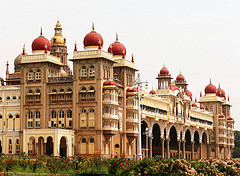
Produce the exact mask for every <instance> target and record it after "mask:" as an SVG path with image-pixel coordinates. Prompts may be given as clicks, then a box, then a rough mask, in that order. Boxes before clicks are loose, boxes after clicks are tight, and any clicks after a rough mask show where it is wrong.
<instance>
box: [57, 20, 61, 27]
mask: <svg viewBox="0 0 240 176" xmlns="http://www.w3.org/2000/svg"><path fill="white" fill-rule="evenodd" d="M61 27H62V26H61V24H60V22H59V20H58V21H57V24H56V28H61Z"/></svg>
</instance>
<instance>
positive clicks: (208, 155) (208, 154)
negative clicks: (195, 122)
mask: <svg viewBox="0 0 240 176" xmlns="http://www.w3.org/2000/svg"><path fill="white" fill-rule="evenodd" d="M210 150H211V149H210V144H207V159H209V158H211V152H210Z"/></svg>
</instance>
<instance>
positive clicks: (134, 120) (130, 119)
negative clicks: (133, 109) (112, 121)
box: [126, 117, 138, 123]
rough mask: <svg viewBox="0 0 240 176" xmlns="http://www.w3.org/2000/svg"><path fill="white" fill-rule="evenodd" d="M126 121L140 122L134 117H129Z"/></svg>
mask: <svg viewBox="0 0 240 176" xmlns="http://www.w3.org/2000/svg"><path fill="white" fill-rule="evenodd" d="M126 121H127V123H138V119H137V118H132V117H127V119H126Z"/></svg>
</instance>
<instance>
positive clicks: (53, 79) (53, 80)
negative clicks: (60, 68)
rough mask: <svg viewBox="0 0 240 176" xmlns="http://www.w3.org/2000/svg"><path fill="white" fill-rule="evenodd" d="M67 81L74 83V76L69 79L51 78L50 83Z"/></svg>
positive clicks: (68, 77)
mask: <svg viewBox="0 0 240 176" xmlns="http://www.w3.org/2000/svg"><path fill="white" fill-rule="evenodd" d="M66 81H73V77H72V76H67V77H49V78H48V82H66Z"/></svg>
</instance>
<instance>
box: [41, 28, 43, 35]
mask: <svg viewBox="0 0 240 176" xmlns="http://www.w3.org/2000/svg"><path fill="white" fill-rule="evenodd" d="M40 36H43V33H42V27H41V30H40Z"/></svg>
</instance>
